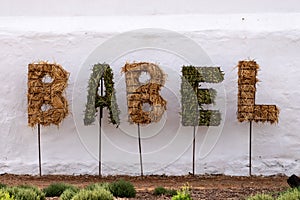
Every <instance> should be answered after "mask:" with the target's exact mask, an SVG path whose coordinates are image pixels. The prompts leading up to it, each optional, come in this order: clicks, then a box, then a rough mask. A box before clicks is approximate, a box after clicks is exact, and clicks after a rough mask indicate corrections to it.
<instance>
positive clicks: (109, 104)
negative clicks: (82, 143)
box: [84, 64, 120, 125]
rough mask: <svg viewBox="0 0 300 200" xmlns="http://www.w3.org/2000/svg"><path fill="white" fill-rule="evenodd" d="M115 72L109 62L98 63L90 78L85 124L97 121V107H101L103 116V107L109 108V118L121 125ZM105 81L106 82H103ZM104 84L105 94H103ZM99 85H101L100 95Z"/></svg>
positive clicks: (113, 122)
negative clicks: (115, 88)
mask: <svg viewBox="0 0 300 200" xmlns="http://www.w3.org/2000/svg"><path fill="white" fill-rule="evenodd" d="M113 76H114V75H113V72H112V69H111V68H110V66H109V65H108V64H96V65H94V67H93V72H92V74H91V77H90V79H89V86H88V96H87V104H86V109H85V116H84V125H91V124H92V123H93V122H94V121H95V115H96V109H97V108H100V118H102V108H104V107H106V108H108V110H109V118H110V122H111V123H112V124H116V125H119V124H120V119H119V113H120V111H119V108H118V105H117V100H116V95H115V90H114V82H113ZM103 82H104V83H103ZM103 85H104V86H105V95H104V96H103ZM99 87H101V91H100V95H101V96H100V95H99V92H98V90H99Z"/></svg>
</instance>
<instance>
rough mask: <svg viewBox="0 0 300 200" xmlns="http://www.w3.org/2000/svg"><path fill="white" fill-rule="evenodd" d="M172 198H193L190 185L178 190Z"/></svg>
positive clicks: (184, 199) (180, 199)
mask: <svg viewBox="0 0 300 200" xmlns="http://www.w3.org/2000/svg"><path fill="white" fill-rule="evenodd" d="M172 200H192V198H191V195H190V187H189V185H188V184H186V185H185V186H183V187H182V188H181V189H180V190H178V191H177V195H175V196H173V197H172Z"/></svg>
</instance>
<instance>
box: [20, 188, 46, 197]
mask: <svg viewBox="0 0 300 200" xmlns="http://www.w3.org/2000/svg"><path fill="white" fill-rule="evenodd" d="M17 188H21V189H28V190H32V191H34V192H35V194H36V195H37V197H38V199H40V200H45V199H46V198H45V194H44V193H43V192H42V191H41V190H40V189H39V188H38V187H36V186H33V185H19V186H17Z"/></svg>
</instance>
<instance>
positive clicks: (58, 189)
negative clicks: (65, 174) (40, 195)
mask: <svg viewBox="0 0 300 200" xmlns="http://www.w3.org/2000/svg"><path fill="white" fill-rule="evenodd" d="M67 189H71V190H74V191H78V188H76V187H75V186H73V185H70V184H66V183H52V184H51V185H49V186H48V187H46V188H44V189H43V192H44V193H45V196H46V197H59V196H60V195H61V194H62V193H63V192H64V191H65V190H67Z"/></svg>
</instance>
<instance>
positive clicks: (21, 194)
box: [5, 187, 43, 200]
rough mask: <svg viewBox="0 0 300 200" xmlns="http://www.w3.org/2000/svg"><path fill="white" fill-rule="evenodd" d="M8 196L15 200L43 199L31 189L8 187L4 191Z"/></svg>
mask: <svg viewBox="0 0 300 200" xmlns="http://www.w3.org/2000/svg"><path fill="white" fill-rule="evenodd" d="M5 190H6V191H7V192H8V193H9V194H10V196H13V197H14V199H16V200H42V199H43V197H41V196H39V195H38V194H37V193H36V192H35V191H34V190H33V189H30V188H20V187H9V188H6V189H5Z"/></svg>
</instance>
